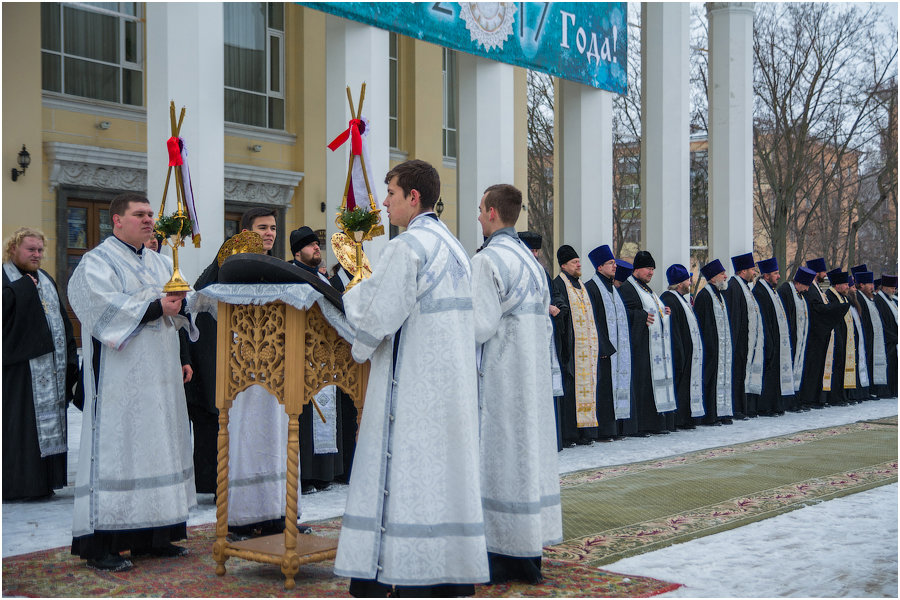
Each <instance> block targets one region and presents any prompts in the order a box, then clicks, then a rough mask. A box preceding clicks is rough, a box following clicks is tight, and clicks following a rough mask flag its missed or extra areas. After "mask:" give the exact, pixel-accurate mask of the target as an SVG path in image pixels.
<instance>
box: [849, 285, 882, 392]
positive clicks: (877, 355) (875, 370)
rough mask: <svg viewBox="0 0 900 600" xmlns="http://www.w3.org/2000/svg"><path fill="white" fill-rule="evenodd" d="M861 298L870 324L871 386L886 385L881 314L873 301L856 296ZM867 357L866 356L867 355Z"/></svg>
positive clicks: (859, 295) (860, 295)
mask: <svg viewBox="0 0 900 600" xmlns="http://www.w3.org/2000/svg"><path fill="white" fill-rule="evenodd" d="M856 297H857V298H862V302H861V303H860V304H861V305H862V306H865V307H866V308H865V310H868V311H869V319H870V320H871V322H872V373H870V374H869V375H870V378H871V380H872V381H871V383H872V385H887V382H888V381H887V355H886V354H885V349H884V325H883V324H882V322H881V314H880V313H879V312H878V307H877V306H875V301H874V300H869V298H868V297H866V295H865V294H862V293H860V294H857V296H856ZM867 356H868V355H867Z"/></svg>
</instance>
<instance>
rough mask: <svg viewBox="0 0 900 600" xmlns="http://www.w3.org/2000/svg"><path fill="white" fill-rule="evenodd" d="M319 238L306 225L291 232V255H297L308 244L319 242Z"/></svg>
mask: <svg viewBox="0 0 900 600" xmlns="http://www.w3.org/2000/svg"><path fill="white" fill-rule="evenodd" d="M318 241H319V236H317V235H316V233H315V232H314V231H313V230H312V229H310V228H309V227H307V226H306V225H304V226H303V227H300V228H299V229H295V230H294V231H292V232H291V254H297V253H298V252H300V250H302V249H303V248H305V247H306V246H307V245H308V244H312V243H313V242H318Z"/></svg>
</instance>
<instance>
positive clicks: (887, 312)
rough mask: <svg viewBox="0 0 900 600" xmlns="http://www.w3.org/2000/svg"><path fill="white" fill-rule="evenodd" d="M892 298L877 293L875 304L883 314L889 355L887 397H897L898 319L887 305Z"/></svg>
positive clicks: (882, 322)
mask: <svg viewBox="0 0 900 600" xmlns="http://www.w3.org/2000/svg"><path fill="white" fill-rule="evenodd" d="M888 302H890V300H885V298H884V296H882V295H881V294H875V306H876V308H878V314H879V315H881V325H882V327H883V328H884V346H885V356H886V357H887V376H888V377H887V379H888V383H887V390H884V391H885V392H886V393H887V397H889V398H896V397H897V321H896V319H894V313H892V312H891V308H890V307H889V306H888V305H887V303H888Z"/></svg>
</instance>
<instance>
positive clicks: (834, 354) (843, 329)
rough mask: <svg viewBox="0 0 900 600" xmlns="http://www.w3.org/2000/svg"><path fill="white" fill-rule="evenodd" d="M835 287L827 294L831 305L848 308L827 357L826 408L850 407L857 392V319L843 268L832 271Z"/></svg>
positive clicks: (847, 277) (823, 391) (838, 325)
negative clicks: (851, 398)
mask: <svg viewBox="0 0 900 600" xmlns="http://www.w3.org/2000/svg"><path fill="white" fill-rule="evenodd" d="M828 280H829V281H830V282H831V287H830V288H828V291H826V292H825V297H826V298H827V299H828V304H829V305H831V304H834V305H844V306H845V307H846V309H845V310H844V311H843V315H842V318H841V319H840V320H839V321H838V322H837V325H836V327H835V328H834V337H833V338H832V339H833V341H832V342H831V343H829V345H828V348H827V350H826V353H825V373H824V377H823V379H822V396H823V398H824V404H826V405H831V406H847V405H848V404H849V399H850V398H849V395H848V390H849V389H855V388H856V383H857V382H856V352H855V351H854V347H855V344H856V341H855V340H856V332H855V328H854V326H853V317H852V316H851V315H850V308H851V305H850V302H849V301H848V300H847V293H848V290H849V287H850V286H849V283H848V282H849V274H848V273H846V272H844V271H842V270H841V269H840V268H838V269H832V270H831V271H828Z"/></svg>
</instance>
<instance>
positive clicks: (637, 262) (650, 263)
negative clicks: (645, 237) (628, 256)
mask: <svg viewBox="0 0 900 600" xmlns="http://www.w3.org/2000/svg"><path fill="white" fill-rule="evenodd" d="M648 267H649V268H652V269H655V268H656V261H655V260H653V256H652V255H651V254H650V253H649V252H647V251H646V250H641V251H640V252H638V253H637V254H635V255H634V268H635V269H646V268H648Z"/></svg>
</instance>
